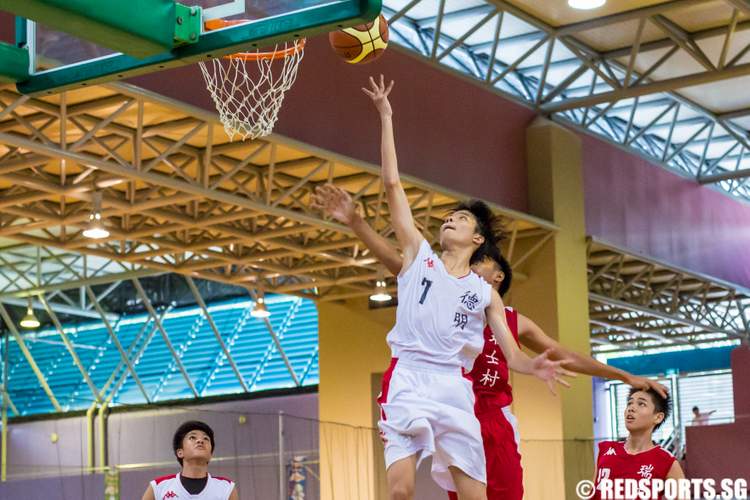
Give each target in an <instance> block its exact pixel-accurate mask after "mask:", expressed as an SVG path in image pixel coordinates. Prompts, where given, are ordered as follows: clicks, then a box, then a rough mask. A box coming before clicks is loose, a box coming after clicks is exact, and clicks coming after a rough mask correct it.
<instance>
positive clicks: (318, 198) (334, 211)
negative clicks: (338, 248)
mask: <svg viewBox="0 0 750 500" xmlns="http://www.w3.org/2000/svg"><path fill="white" fill-rule="evenodd" d="M311 206H312V208H315V209H317V210H320V211H322V212H323V213H324V214H326V215H328V216H329V217H333V218H334V219H336V220H337V221H339V222H341V223H342V224H346V225H347V226H348V225H350V224H351V223H352V220H353V219H354V217H355V216H356V215H357V205H355V204H354V201H352V197H351V196H349V193H347V192H346V191H345V190H343V189H341V188H340V187H336V186H334V185H333V184H324V185H323V186H317V187H316V188H315V193H314V194H313V195H312V203H311Z"/></svg>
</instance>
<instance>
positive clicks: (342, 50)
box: [328, 14, 388, 64]
mask: <svg viewBox="0 0 750 500" xmlns="http://www.w3.org/2000/svg"><path fill="white" fill-rule="evenodd" d="M328 41H329V42H330V43H331V47H332V48H333V50H334V52H336V54H338V55H339V57H341V58H342V59H343V60H344V61H346V62H348V63H349V64H367V63H370V62H372V61H374V60H375V59H377V58H379V57H380V56H381V55H383V52H384V51H385V48H386V47H387V46H388V21H386V20H385V17H383V14H380V15H379V16H378V17H377V19H375V20H373V21H372V22H369V23H367V24H360V25H359V26H352V27H351V28H345V29H342V30H338V31H332V32H331V33H329V34H328Z"/></svg>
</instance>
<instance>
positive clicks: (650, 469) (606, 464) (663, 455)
mask: <svg viewBox="0 0 750 500" xmlns="http://www.w3.org/2000/svg"><path fill="white" fill-rule="evenodd" d="M674 461H675V458H674V456H672V454H671V453H669V452H668V451H666V450H664V449H663V448H662V447H661V446H654V447H653V448H651V449H650V450H647V451H643V452H641V453H635V454H631V453H628V452H627V451H626V450H625V443H624V442H621V441H602V442H601V443H599V458H598V459H597V461H596V487H597V491H596V494H595V495H594V497H593V498H595V499H599V498H600V495H599V490H598V487H599V483H600V482H601V481H602V480H603V479H636V480H640V479H666V478H667V474H668V473H669V469H670V468H671V467H672V463H673V462H674Z"/></svg>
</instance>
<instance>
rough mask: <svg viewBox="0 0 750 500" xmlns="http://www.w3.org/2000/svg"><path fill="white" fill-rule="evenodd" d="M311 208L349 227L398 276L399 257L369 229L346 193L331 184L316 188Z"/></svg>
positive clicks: (381, 237) (382, 239) (388, 243)
mask: <svg viewBox="0 0 750 500" xmlns="http://www.w3.org/2000/svg"><path fill="white" fill-rule="evenodd" d="M312 206H313V208H317V209H319V210H322V211H323V212H324V213H325V214H326V215H329V216H330V217H333V218H334V219H336V220H337V221H339V222H341V223H342V224H346V225H347V226H349V227H350V228H351V229H352V231H354V234H356V235H357V237H358V238H359V239H360V240H362V241H363V242H364V244H365V245H367V248H369V249H370V252H372V254H373V255H374V256H375V258H376V259H378V260H379V261H380V263H381V264H383V265H384V266H385V267H386V268H387V269H388V271H390V272H391V273H393V275H394V276H397V275H398V273H399V272H400V271H401V266H402V264H403V259H401V255H400V254H399V253H398V251H397V250H396V249H395V248H393V245H391V243H390V242H389V241H388V240H387V239H385V238H384V237H383V236H381V235H380V234H378V232H377V231H375V230H374V229H373V228H372V227H370V225H369V224H368V223H367V221H366V220H365V219H364V218H363V217H362V215H361V214H360V213H359V211H358V210H357V205H355V204H354V201H352V197H351V196H350V195H349V193H348V192H346V191H345V190H344V189H341V188H340V187H337V186H334V185H333V184H324V185H322V186H317V187H316V188H315V193H314V194H313V196H312Z"/></svg>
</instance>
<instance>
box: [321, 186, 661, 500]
mask: <svg viewBox="0 0 750 500" xmlns="http://www.w3.org/2000/svg"><path fill="white" fill-rule="evenodd" d="M313 206H315V207H316V208H319V209H321V210H323V211H324V212H325V213H326V214H328V215H330V216H331V217H333V218H334V219H336V220H338V221H339V222H341V223H343V224H346V225H347V226H349V227H350V228H351V229H352V230H353V231H354V233H355V234H356V235H357V236H358V237H359V238H360V239H361V240H362V241H363V242H364V243H365V245H367V247H368V248H369V249H370V251H371V252H372V253H373V254H374V256H375V257H376V258H377V259H378V260H379V261H380V262H381V263H382V264H383V265H384V266H385V267H386V268H387V269H388V270H389V271H390V272H392V273H397V272H398V270H399V269H400V268H401V257H400V255H399V254H398V252H397V251H396V249H395V248H393V247H392V246H391V244H390V243H389V242H388V240H386V239H385V238H383V237H382V236H380V235H379V234H378V233H377V232H376V231H375V230H373V229H372V228H371V227H370V226H369V225H368V224H367V222H366V221H365V220H364V219H363V218H362V216H361V214H360V212H359V211H358V207H357V206H356V205H355V204H354V203H353V201H352V199H351V197H350V196H349V194H348V193H347V192H346V191H345V190H343V189H341V188H338V187H336V186H333V185H324V186H319V187H318V188H316V193H315V195H314V197H313ZM472 270H473V271H474V272H475V273H477V274H478V275H479V276H481V277H482V278H484V279H485V280H486V281H487V282H488V283H490V284H491V285H492V286H493V287H495V288H497V289H498V291H499V293H500V295H501V296H503V295H505V293H506V292H507V291H508V290H509V289H510V285H511V281H512V270H511V267H510V265H509V264H508V262H507V261H506V260H505V259H504V258H503V257H502V255H500V252H499V251H498V252H497V253H495V254H494V256H491V257H488V258H485V259H484V260H482V261H480V262H478V263H476V264H474V265H473V266H472ZM505 313H506V314H505V315H506V321H507V323H508V326H509V327H510V330H511V333H512V334H513V337H514V339H515V340H516V342H517V343H519V341H520V344H523V345H524V346H525V347H527V348H529V349H531V350H532V351H534V352H537V353H541V352H544V351H546V350H549V349H551V350H552V351H551V352H552V353H551V355H550V357H551V358H553V359H565V360H566V364H565V368H566V369H568V370H570V371H572V372H576V373H581V374H585V375H591V376H597V377H602V378H608V379H615V380H620V381H622V382H625V383H626V384H628V385H631V386H632V387H636V388H641V389H653V390H655V391H657V392H658V393H659V394H661V395H662V396H664V397H666V396H667V390H666V388H665V387H664V386H662V385H661V384H659V383H658V382H655V381H653V380H649V379H647V378H644V377H639V376H636V375H633V374H631V373H628V372H626V371H623V370H620V369H618V368H615V367H612V366H609V365H606V364H603V363H600V362H598V361H596V360H595V359H593V358H591V357H590V356H584V355H581V354H578V353H576V352H573V351H569V350H567V349H565V348H564V347H563V346H561V345H560V344H559V343H558V342H557V341H555V340H554V339H552V338H551V337H549V336H548V335H547V334H545V333H544V331H543V330H542V329H541V328H540V327H539V326H538V325H536V324H535V323H534V322H533V321H531V320H530V319H529V318H527V317H526V316H524V315H523V314H520V313H518V312H517V311H516V310H515V309H513V308H510V307H506V309H505ZM484 338H485V345H484V349H483V351H482V353H481V354H480V356H479V357H477V359H476V360H475V362H474V367H473V368H472V371H471V378H472V382H473V389H474V395H475V407H474V410H475V413H476V415H477V418H478V419H479V422H480V425H481V428H482V437H483V439H484V449H485V456H486V460H487V498H488V500H521V498H523V469H522V468H521V455H520V453H519V450H518V444H519V437H518V430H517V426H516V419H515V417H514V416H513V414H512V413H511V411H510V404H511V403H512V402H513V392H512V388H511V386H510V384H509V381H508V366H507V363H506V360H505V357H504V356H503V354H502V352H501V351H500V349H499V348H498V346H497V344H496V343H495V339H494V336H493V334H492V330H491V329H490V328H489V327H487V328H485V330H484ZM449 496H450V497H451V498H457V496H456V494H455V493H454V492H450V493H449Z"/></svg>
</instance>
